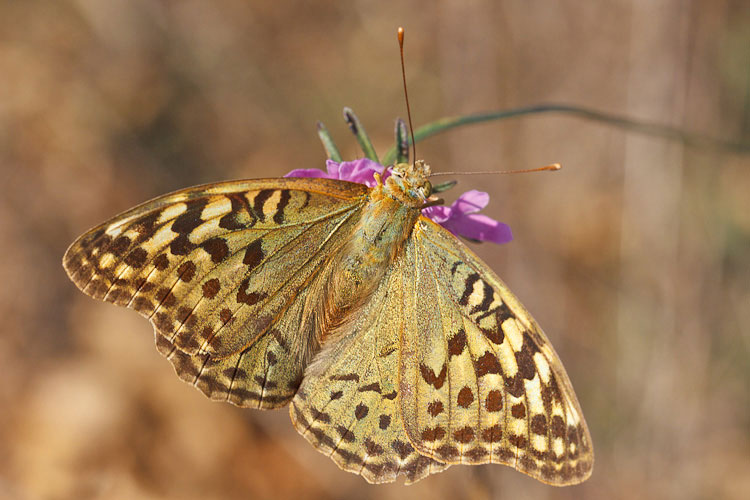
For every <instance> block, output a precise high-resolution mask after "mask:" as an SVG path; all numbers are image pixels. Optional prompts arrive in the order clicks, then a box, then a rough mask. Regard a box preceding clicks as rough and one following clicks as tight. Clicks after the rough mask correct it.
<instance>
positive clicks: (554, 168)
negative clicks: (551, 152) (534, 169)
mask: <svg viewBox="0 0 750 500" xmlns="http://www.w3.org/2000/svg"><path fill="white" fill-rule="evenodd" d="M561 168H562V165H560V164H559V163H553V164H552V165H550V170H560V169H561Z"/></svg>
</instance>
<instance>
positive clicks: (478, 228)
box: [443, 214, 513, 244]
mask: <svg viewBox="0 0 750 500" xmlns="http://www.w3.org/2000/svg"><path fill="white" fill-rule="evenodd" d="M443 226H444V227H445V228H446V229H448V230H449V231H450V232H452V233H453V234H458V235H459V236H463V237H464V238H469V239H472V240H479V241H491V242H493V243H497V244H502V243H508V242H509V241H512V240H513V233H512V232H511V230H510V226H508V225H507V224H503V223H502V222H499V221H496V220H495V219H493V218H491V217H487V216H486V215H482V214H467V215H463V216H461V217H454V218H451V219H450V220H448V221H446V222H445V223H443Z"/></svg>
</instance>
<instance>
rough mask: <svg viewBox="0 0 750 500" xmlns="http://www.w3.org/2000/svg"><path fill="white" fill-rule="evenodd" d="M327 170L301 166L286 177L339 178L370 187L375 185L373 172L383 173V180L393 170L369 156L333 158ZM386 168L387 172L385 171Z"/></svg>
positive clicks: (329, 161) (327, 164)
mask: <svg viewBox="0 0 750 500" xmlns="http://www.w3.org/2000/svg"><path fill="white" fill-rule="evenodd" d="M326 170H327V171H328V172H323V171H322V170H320V169H317V168H301V169H297V170H292V171H291V172H289V173H288V174H286V175H285V176H284V177H316V178H323V179H339V180H341V181H350V182H358V183H359V184H364V185H366V186H368V187H374V186H375V184H376V182H375V177H374V176H373V174H375V172H379V173H380V174H382V175H383V180H385V179H387V178H388V176H389V175H391V172H390V171H388V170H385V168H384V167H383V166H382V165H379V164H377V163H375V162H374V161H372V160H369V159H367V158H360V159H359V160H354V161H342V162H341V163H336V162H335V161H333V160H328V161H326ZM384 170H385V173H383V171H384Z"/></svg>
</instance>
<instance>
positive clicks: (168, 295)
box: [63, 179, 367, 407]
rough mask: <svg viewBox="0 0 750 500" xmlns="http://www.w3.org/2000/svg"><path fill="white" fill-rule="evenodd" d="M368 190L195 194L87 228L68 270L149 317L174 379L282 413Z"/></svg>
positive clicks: (258, 185) (340, 187)
mask: <svg viewBox="0 0 750 500" xmlns="http://www.w3.org/2000/svg"><path fill="white" fill-rule="evenodd" d="M366 192H367V188H366V187H365V186H362V185H359V184H353V183H347V182H337V181H326V180H320V179H316V182H314V183H311V182H310V181H309V180H307V179H272V180H266V181H264V180H259V181H247V182H229V183H222V184H216V185H211V186H200V187H197V188H191V189H188V190H184V191H180V192H177V193H173V194H171V195H166V196H164V197H161V198H157V199H155V200H152V201H150V202H147V203H145V204H143V205H141V206H139V207H136V208H134V209H132V210H130V211H128V212H126V213H124V214H122V215H120V216H118V217H115V218H114V219H112V220H110V221H108V222H106V223H104V224H102V225H100V226H98V227H96V228H94V229H92V230H91V231H89V232H88V233H86V234H84V235H83V236H81V237H80V238H79V239H78V240H76V242H74V243H73V244H72V245H71V247H70V248H69V249H68V251H67V252H66V254H65V257H64V261H63V263H64V266H65V269H66V271H67V272H68V274H69V276H70V277H71V279H72V280H73V281H74V282H75V283H76V285H77V286H78V287H79V288H80V289H81V290H83V291H84V292H85V293H87V294H89V295H91V296H93V297H95V298H99V299H103V300H106V301H109V302H114V303H116V304H119V305H124V306H128V307H130V308H133V309H136V310H137V311H139V312H140V313H141V314H143V315H144V316H146V317H148V318H149V319H150V320H151V322H152V323H153V325H154V327H155V330H156V333H157V346H158V347H159V350H160V352H162V354H165V355H167V357H168V358H169V359H170V361H171V362H172V363H173V365H174V366H175V369H176V370H177V372H178V373H179V374H180V376H181V378H183V379H185V380H187V381H189V382H191V383H194V384H195V385H196V386H197V387H198V388H200V389H201V390H202V391H203V392H204V393H206V394H207V395H209V396H211V397H212V398H214V399H228V400H230V401H232V402H234V403H236V404H240V405H246V406H247V405H250V406H260V407H274V406H279V405H283V404H284V403H285V402H286V401H288V399H289V398H290V397H291V396H292V395H293V394H294V391H295V390H296V386H297V385H298V384H299V381H300V380H301V377H302V370H303V369H304V366H305V364H306V363H307V362H308V361H309V358H310V357H311V356H312V354H313V352H314V351H315V350H316V349H317V345H316V343H317V340H318V339H316V338H315V336H314V333H315V331H314V328H313V325H312V324H307V323H306V320H307V319H308V318H306V317H304V315H303V310H304V301H305V300H309V296H308V294H307V293H306V292H307V289H308V288H310V287H311V286H312V283H314V281H315V278H316V276H318V275H319V274H320V273H321V272H324V271H325V267H326V266H325V261H326V260H327V259H328V256H329V255H330V254H331V253H332V252H335V251H336V248H337V247H338V246H340V245H341V244H342V242H343V241H346V240H347V239H348V237H349V234H350V233H351V231H352V228H353V227H354V225H355V224H356V222H357V217H358V216H359V214H360V210H358V208H360V207H361V205H362V203H364V195H365V194H366ZM312 288H313V291H312V293H313V294H314V293H315V292H316V291H317V290H319V288H320V287H319V286H318V287H312ZM306 324H307V327H303V326H304V325H306Z"/></svg>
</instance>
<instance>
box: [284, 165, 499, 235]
mask: <svg viewBox="0 0 750 500" xmlns="http://www.w3.org/2000/svg"><path fill="white" fill-rule="evenodd" d="M326 170H327V171H326V172H323V171H322V170H319V169H317V168H310V169H297V170H292V171H291V172H289V173H288V174H286V175H285V176H284V177H315V178H324V179H339V180H343V181H350V182H358V183H360V184H365V185H366V186H369V187H373V186H375V184H376V182H375V178H374V176H373V174H375V173H376V172H379V173H381V174H382V175H383V180H385V178H386V177H388V176H389V175H390V171H389V170H386V169H385V168H384V167H383V166H382V165H379V164H378V163H376V162H374V161H372V160H369V159H367V158H361V159H359V160H355V161H344V162H341V163H336V162H335V161H332V160H328V161H327V162H326ZM489 202H490V195H489V194H487V193H484V192H482V191H476V190H472V191H467V192H465V193H464V194H462V195H461V196H459V197H458V199H457V200H456V201H454V202H453V204H451V206H449V207H446V206H432V207H427V208H425V209H423V210H422V214H423V215H425V216H426V217H429V218H430V219H432V220H433V221H435V222H437V223H438V224H440V225H441V226H443V227H444V228H445V229H447V230H448V231H450V232H451V233H453V234H455V235H458V236H463V237H464V238H468V239H471V240H477V241H491V242H493V243H507V242H509V241H511V240H512V239H513V235H512V234H511V231H510V227H509V226H508V225H507V224H503V223H502V222H499V221H496V220H495V219H492V218H491V217H487V216H486V215H482V214H480V213H477V212H479V211H480V210H481V209H483V208H484V207H486V206H487V204H488V203H489Z"/></svg>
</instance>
